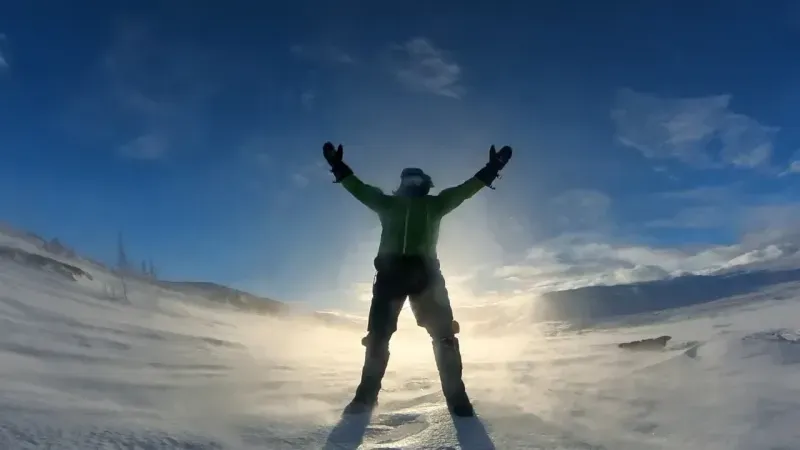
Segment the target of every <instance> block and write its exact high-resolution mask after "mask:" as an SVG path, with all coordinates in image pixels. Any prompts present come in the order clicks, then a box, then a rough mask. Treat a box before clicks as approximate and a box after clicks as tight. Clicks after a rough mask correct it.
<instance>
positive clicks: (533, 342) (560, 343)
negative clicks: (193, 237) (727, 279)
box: [0, 259, 800, 450]
mask: <svg viewBox="0 0 800 450" xmlns="http://www.w3.org/2000/svg"><path fill="white" fill-rule="evenodd" d="M91 273H92V279H91V280H90V279H88V278H79V279H78V280H77V281H73V280H71V279H69V278H66V277H63V276H60V275H58V274H56V273H51V272H47V271H42V270H38V269H36V268H31V267H25V266H23V265H20V264H18V263H16V262H14V261H10V260H2V259H0V448H2V449H34V448H52V449H81V450H84V449H92V448H103V449H107V448H126V449H128V448H131V449H133V448H136V449H195V450H198V449H276V450H278V449H326V450H333V449H356V448H362V449H378V448H382V449H422V448H425V449H457V448H462V449H490V448H497V449H515V448H528V449H529V448H543V449H608V450H623V449H637V450H647V449H693V448H702V449H704V450H716V449H719V450H723V449H724V450H732V449H748V450H753V449H778V448H781V449H788V448H797V443H798V442H800V429H798V427H797V426H796V425H797V424H798V423H800V376H798V369H800V365H798V364H799V363H800V343H797V342H795V341H796V340H797V335H796V334H795V333H793V332H792V331H791V330H793V329H796V328H798V323H797V321H798V318H800V294H798V292H800V291H798V290H797V289H798V285H796V284H793V283H784V284H782V285H780V286H778V287H773V288H769V289H770V290H766V291H765V290H762V291H759V292H757V293H755V294H748V296H747V297H739V298H737V299H733V300H728V301H720V302H716V303H709V304H705V305H701V306H692V307H688V308H683V309H679V310H674V311H671V312H665V313H661V314H656V315H653V314H650V315H640V316H629V317H625V318H622V319H618V321H617V322H615V323H611V322H605V323H603V324H602V326H600V325H599V324H596V325H595V326H594V327H593V328H583V329H575V328H570V327H564V328H559V327H558V326H553V324H546V325H545V324H539V325H536V324H533V323H531V324H524V323H520V322H515V323H514V325H513V327H511V326H508V327H506V328H504V329H498V330H497V331H502V333H500V332H497V333H491V332H486V331H483V332H480V333H479V331H478V329H477V328H474V327H473V328H470V327H469V326H468V324H467V326H465V327H464V332H463V334H462V336H461V345H462V349H463V354H464V360H465V382H466V384H467V387H468V390H469V392H470V395H471V397H472V398H473V401H474V403H475V407H476V410H477V412H478V414H479V417H478V418H477V419H453V418H451V416H450V415H449V414H448V413H447V411H446V409H445V407H444V404H443V401H442V397H441V395H440V393H439V385H438V380H437V377H436V374H435V366H434V364H433V356H432V350H431V348H430V344H429V342H428V340H427V339H426V336H425V334H424V332H423V331H422V330H421V329H419V328H417V327H415V326H413V324H412V325H410V326H409V325H406V326H404V327H402V328H401V330H400V331H398V333H397V334H396V335H395V338H394V340H393V342H392V357H391V358H392V359H391V361H390V365H389V372H388V374H387V377H386V382H385V385H384V387H385V389H384V391H383V393H382V395H381V405H380V407H379V409H378V411H376V412H375V414H374V415H373V417H372V418H371V419H369V421H368V422H367V420H366V419H365V418H359V417H356V418H351V419H350V420H342V418H341V417H340V414H341V410H342V408H343V407H344V405H345V404H346V403H347V401H348V400H349V399H350V398H351V396H352V393H353V389H354V388H355V384H356V382H357V379H358V376H359V372H360V367H361V358H362V355H363V347H361V345H360V342H359V341H360V338H361V336H362V334H361V333H360V332H359V331H358V330H354V329H351V328H346V327H338V328H337V327H334V326H324V325H323V324H321V323H314V322H312V321H303V320H299V319H291V318H283V319H279V318H271V317H268V316H260V315H254V314H248V313H244V312H237V311H234V310H231V309H229V308H228V309H224V308H214V307H212V306H209V305H206V304H203V303H193V302H191V301H189V300H186V299H183V296H181V295H180V294H179V293H177V292H172V291H169V290H167V289H162V288H158V287H155V286H152V285H149V284H147V283H145V282H134V281H130V282H129V287H128V288H129V300H130V301H129V302H121V301H115V300H114V299H113V298H111V297H109V295H108V292H107V290H105V289H104V286H106V285H107V284H108V283H111V282H113V278H112V277H113V276H112V275H111V274H108V273H104V272H102V271H100V270H93V271H91ZM403 314H404V316H405V317H406V318H408V317H409V316H410V313H408V312H407V311H406V312H404V313H403ZM494 326H499V327H502V324H500V325H498V324H495V325H494ZM663 334H668V335H671V336H673V340H672V341H671V343H670V345H668V348H667V350H666V351H664V352H630V351H625V350H621V349H619V348H617V346H616V343H618V342H622V341H629V340H634V339H641V338H645V337H652V336H659V335H663ZM695 341H696V342H698V343H699V347H696V348H694V347H693V342H695ZM687 349H693V350H691V351H689V352H688V353H687V352H686V350H687ZM367 419H368V418H367ZM359 444H360V445H361V446H360V447H359Z"/></svg>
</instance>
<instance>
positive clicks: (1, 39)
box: [0, 33, 8, 70]
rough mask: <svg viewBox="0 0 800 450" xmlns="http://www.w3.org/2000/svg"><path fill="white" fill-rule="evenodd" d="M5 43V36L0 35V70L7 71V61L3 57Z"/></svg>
mask: <svg viewBox="0 0 800 450" xmlns="http://www.w3.org/2000/svg"><path fill="white" fill-rule="evenodd" d="M6 41H7V38H6V35H5V34H3V33H0V70H3V69H8V61H7V60H6V58H5V56H3V44H4V43H5V42H6Z"/></svg>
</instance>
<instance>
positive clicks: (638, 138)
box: [611, 89, 779, 169]
mask: <svg viewBox="0 0 800 450" xmlns="http://www.w3.org/2000/svg"><path fill="white" fill-rule="evenodd" d="M730 102H731V96H730V95H715V96H709V97H697V98H662V97H658V96H655V95H652V94H646V93H639V92H635V91H633V90H631V89H621V90H620V91H619V92H618V93H617V98H616V104H615V106H614V108H613V110H612V112H611V118H612V119H613V121H614V123H615V125H616V134H617V136H616V137H617V140H618V141H619V142H620V143H622V144H623V145H625V146H628V147H632V148H635V149H637V150H639V151H640V152H641V153H642V154H643V155H644V156H645V157H647V158H661V159H667V158H672V159H677V160H680V161H682V162H684V163H687V164H691V165H693V166H696V167H703V168H713V167H716V168H720V167H739V168H751V169H753V168H765V167H767V166H768V165H769V163H770V158H771V156H772V151H773V140H774V139H775V135H776V133H777V132H778V130H779V128H777V127H770V126H765V125H762V124H760V123H759V122H758V121H756V120H755V119H752V118H750V117H748V116H746V115H743V114H739V113H736V112H733V111H732V110H731V109H730ZM715 149H717V151H715Z"/></svg>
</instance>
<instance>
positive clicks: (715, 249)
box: [494, 233, 784, 293]
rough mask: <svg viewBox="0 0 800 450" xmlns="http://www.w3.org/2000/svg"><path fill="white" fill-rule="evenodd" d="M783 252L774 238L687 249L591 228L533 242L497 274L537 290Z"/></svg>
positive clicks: (704, 269) (653, 275) (708, 268)
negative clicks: (621, 239)
mask: <svg viewBox="0 0 800 450" xmlns="http://www.w3.org/2000/svg"><path fill="white" fill-rule="evenodd" d="M783 255H784V251H783V250H782V249H781V247H780V246H778V245H776V244H774V243H770V244H767V245H764V246H762V247H758V248H753V247H749V246H747V245H744V244H736V245H729V246H708V247H705V248H700V249H695V250H682V249H676V248H657V247H649V246H643V245H631V244H624V243H614V242H610V241H609V240H608V238H607V237H605V236H601V235H597V234H592V233H587V234H570V235H563V236H559V237H557V238H554V239H551V240H548V241H545V242H543V243H541V244H539V245H537V246H535V247H533V248H532V249H530V251H529V253H528V256H527V258H526V259H525V260H524V261H520V262H517V263H516V264H510V265H506V266H503V267H500V268H498V269H496V270H495V272H494V276H495V277H497V278H500V279H503V280H506V281H507V282H511V283H513V284H514V285H515V286H517V287H518V288H519V286H523V287H524V288H525V290H526V291H528V292H532V293H537V292H546V291H554V290H565V289H574V288H579V287H584V286H592V285H613V284H620V283H632V282H638V281H649V280H657V279H663V278H666V277H669V276H676V275H681V274H687V273H695V274H703V273H711V272H714V271H717V270H722V269H727V268H731V267H735V266H740V265H743V264H751V263H755V262H761V261H768V260H772V259H775V258H778V257H780V256H783Z"/></svg>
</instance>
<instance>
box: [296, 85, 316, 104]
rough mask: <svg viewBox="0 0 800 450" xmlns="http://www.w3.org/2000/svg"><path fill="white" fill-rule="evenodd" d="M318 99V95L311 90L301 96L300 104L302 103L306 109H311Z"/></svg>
mask: <svg viewBox="0 0 800 450" xmlns="http://www.w3.org/2000/svg"><path fill="white" fill-rule="evenodd" d="M316 98H317V94H316V93H315V92H314V91H312V90H310V89H309V90H306V91H303V93H302V94H300V103H302V105H303V107H304V108H306V109H311V108H313V107H314V101H315V100H316Z"/></svg>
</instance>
